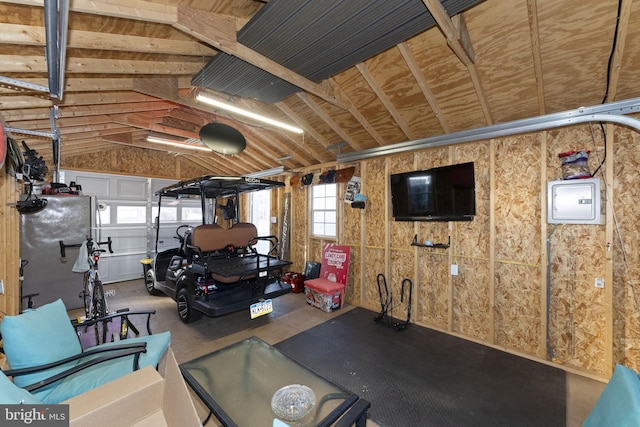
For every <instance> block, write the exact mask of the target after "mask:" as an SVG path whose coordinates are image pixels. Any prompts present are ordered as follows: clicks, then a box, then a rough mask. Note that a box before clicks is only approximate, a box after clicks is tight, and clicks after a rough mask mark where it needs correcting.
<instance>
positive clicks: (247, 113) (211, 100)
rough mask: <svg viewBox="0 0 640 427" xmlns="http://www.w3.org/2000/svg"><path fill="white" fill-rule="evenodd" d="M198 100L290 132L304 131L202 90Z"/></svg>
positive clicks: (197, 97)
mask: <svg viewBox="0 0 640 427" xmlns="http://www.w3.org/2000/svg"><path fill="white" fill-rule="evenodd" d="M196 101H199V102H204V103H205V104H209V105H211V106H213V107H218V108H222V109H223V110H227V111H230V112H232V113H235V114H240V115H242V116H245V117H249V118H251V119H254V120H258V121H260V122H262V123H267V124H270V125H272V126H277V127H279V128H282V129H286V130H288V131H290V132H294V133H304V130H302V129H300V128H299V127H295V126H291V125H288V124H286V123H283V122H281V121H278V120H274V119H270V118H269V117H265V116H263V115H260V114H256V113H252V112H251V111H247V110H244V109H242V108H239V107H236V106H235V105H232V104H227V103H226V102H222V101H219V100H217V99H214V98H211V97H210V96H208V95H206V94H203V93H200V92H199V93H198V94H197V95H196Z"/></svg>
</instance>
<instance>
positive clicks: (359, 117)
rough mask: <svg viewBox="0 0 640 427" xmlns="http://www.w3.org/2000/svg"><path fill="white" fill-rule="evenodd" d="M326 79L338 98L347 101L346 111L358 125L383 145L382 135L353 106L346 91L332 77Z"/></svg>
mask: <svg viewBox="0 0 640 427" xmlns="http://www.w3.org/2000/svg"><path fill="white" fill-rule="evenodd" d="M327 81H328V82H329V84H330V85H331V87H332V88H333V90H334V91H336V93H338V94H339V95H340V99H344V100H346V101H347V103H348V105H349V109H348V111H349V113H351V115H352V116H353V118H354V119H356V120H357V121H358V123H360V126H362V128H363V129H364V130H366V131H367V133H368V134H369V135H371V137H372V138H373V140H374V141H375V142H376V143H377V144H378V145H379V146H383V145H384V138H382V135H380V133H379V132H378V131H377V130H376V129H375V128H374V127H373V126H372V125H371V122H369V120H367V118H366V117H365V116H364V115H363V114H362V113H361V112H360V110H358V109H357V108H356V107H355V106H354V104H353V102H352V101H351V99H350V98H349V95H347V93H346V92H345V91H344V90H343V89H342V88H341V87H340V85H339V84H338V83H337V82H336V81H335V79H334V78H333V77H331V78H329V79H327Z"/></svg>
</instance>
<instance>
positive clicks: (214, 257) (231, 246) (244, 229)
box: [189, 222, 258, 283]
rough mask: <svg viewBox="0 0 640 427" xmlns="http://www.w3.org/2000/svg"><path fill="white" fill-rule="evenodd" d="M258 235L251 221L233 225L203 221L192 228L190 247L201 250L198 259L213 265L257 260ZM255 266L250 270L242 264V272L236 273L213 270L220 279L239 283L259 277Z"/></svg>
mask: <svg viewBox="0 0 640 427" xmlns="http://www.w3.org/2000/svg"><path fill="white" fill-rule="evenodd" d="M257 236H258V231H257V229H256V226H255V225H253V224H250V223H242V222H240V223H236V224H234V225H233V226H232V227H231V228H222V227H220V226H219V225H217V224H207V225H199V226H197V227H196V228H194V229H193V231H192V232H191V245H190V246H189V248H190V249H191V250H192V251H193V252H194V253H195V254H197V257H195V258H194V262H196V263H198V262H206V263H207V265H209V266H211V267H214V266H216V267H217V268H220V267H221V266H222V265H223V264H224V265H235V266H241V265H243V264H253V263H254V261H252V257H256V256H258V255H257V253H255V251H253V250H252V245H253V244H254V243H255V241H256V239H257ZM251 267H252V265H251V266H249V267H248V268H247V270H246V272H245V271H242V270H243V269H242V268H240V271H239V274H234V275H228V274H219V273H216V269H215V268H214V269H213V270H211V271H210V276H211V278H213V279H214V280H216V281H217V282H220V283H235V282H238V281H240V280H243V279H251V278H255V277H256V273H255V272H253V269H252V268H251Z"/></svg>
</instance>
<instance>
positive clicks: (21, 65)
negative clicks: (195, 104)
mask: <svg viewBox="0 0 640 427" xmlns="http://www.w3.org/2000/svg"><path fill="white" fill-rule="evenodd" d="M201 68H202V61H193V62H187V61H176V60H169V61H145V60H131V59H100V58H87V57H85V58H76V57H72V56H67V73H68V74H74V73H79V74H104V73H109V74H116V75H117V74H123V75H141V74H166V75H179V74H183V75H193V74H195V73H197V72H198V71H200V69H201ZM24 70H29V71H30V72H32V73H42V74H46V73H47V61H46V60H45V58H44V56H23V55H0V73H2V74H8V73H19V72H24Z"/></svg>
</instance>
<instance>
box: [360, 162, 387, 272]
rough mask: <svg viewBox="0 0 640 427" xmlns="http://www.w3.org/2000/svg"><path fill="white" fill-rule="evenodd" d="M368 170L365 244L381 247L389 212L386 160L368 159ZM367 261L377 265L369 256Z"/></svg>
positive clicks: (368, 263)
mask: <svg viewBox="0 0 640 427" xmlns="http://www.w3.org/2000/svg"><path fill="white" fill-rule="evenodd" d="M366 171H367V172H366V173H367V176H366V195H367V207H366V209H365V224H366V225H365V228H366V230H367V231H366V233H365V245H366V246H376V247H380V246H382V245H384V242H385V233H386V227H387V222H386V217H387V212H388V206H387V204H386V203H385V200H386V189H387V179H388V178H387V176H386V173H385V160H384V159H382V160H381V159H377V160H371V161H367V162H366ZM366 262H367V265H375V264H371V262H370V261H369V259H368V258H367V259H366ZM382 265H384V260H383V263H382Z"/></svg>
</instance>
